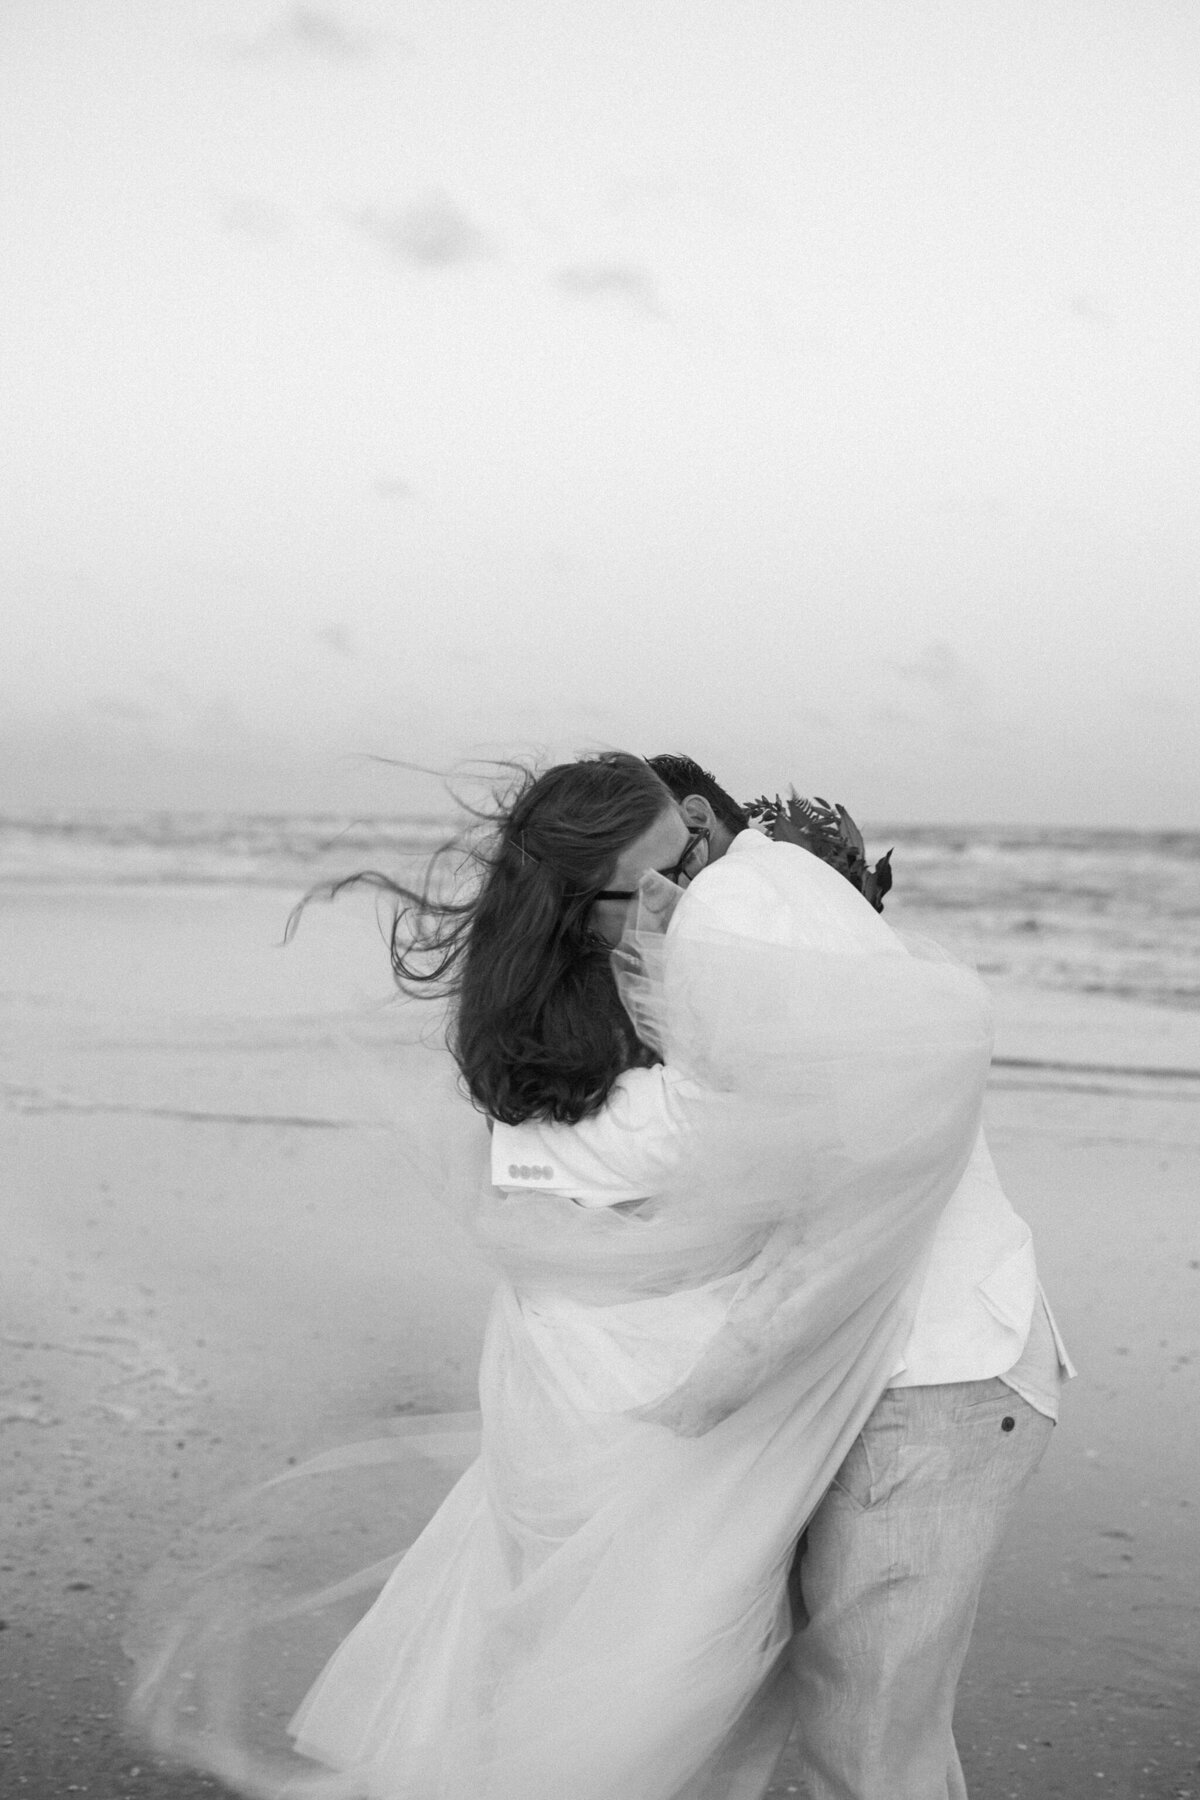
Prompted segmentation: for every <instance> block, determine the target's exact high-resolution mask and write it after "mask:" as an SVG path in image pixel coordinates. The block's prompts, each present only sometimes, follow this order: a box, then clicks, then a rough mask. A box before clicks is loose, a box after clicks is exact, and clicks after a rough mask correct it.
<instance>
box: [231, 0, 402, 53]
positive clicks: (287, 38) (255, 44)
mask: <svg viewBox="0 0 1200 1800" xmlns="http://www.w3.org/2000/svg"><path fill="white" fill-rule="evenodd" d="M384 41H385V39H384V37H383V35H382V34H380V33H378V32H364V31H352V30H350V29H349V28H348V27H347V26H345V25H343V24H342V22H341V20H340V19H338V18H337V17H336V16H335V14H333V13H331V12H327V11H326V10H325V9H324V8H322V7H318V6H305V5H303V4H302V3H301V0H297V3H296V4H295V5H293V6H289V7H286V8H285V9H284V11H283V12H282V13H281V14H280V15H279V17H278V18H277V19H276V20H275V21H274V23H273V24H271V25H268V27H267V29H266V30H265V31H264V32H262V33H261V34H260V35H259V36H258V37H255V38H251V39H249V40H248V41H246V42H244V43H242V44H241V45H240V46H239V47H238V48H237V49H236V50H235V51H234V54H235V55H236V56H239V57H245V58H275V57H283V56H304V57H315V58H316V59H317V60H318V61H320V62H334V63H345V62H359V61H362V60H364V59H365V58H367V57H370V56H374V54H375V52H376V50H377V49H378V47H379V46H380V45H381V44H382V43H383V42H384ZM391 41H392V42H396V41H397V40H391Z"/></svg>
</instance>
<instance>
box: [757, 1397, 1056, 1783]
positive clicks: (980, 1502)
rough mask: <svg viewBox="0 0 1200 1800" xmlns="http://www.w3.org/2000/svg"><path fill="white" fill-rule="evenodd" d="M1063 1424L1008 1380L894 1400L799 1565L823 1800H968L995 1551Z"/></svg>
mask: <svg viewBox="0 0 1200 1800" xmlns="http://www.w3.org/2000/svg"><path fill="white" fill-rule="evenodd" d="M1053 1429H1054V1427H1053V1425H1052V1423H1051V1421H1050V1420H1049V1419H1047V1418H1045V1417H1044V1416H1043V1415H1042V1414H1041V1413H1039V1412H1037V1411H1036V1410H1035V1409H1034V1408H1033V1407H1032V1406H1030V1405H1029V1404H1028V1403H1027V1402H1026V1401H1024V1400H1022V1399H1021V1397H1020V1395H1019V1394H1016V1393H1014V1391H1013V1390H1012V1388H1010V1387H1006V1386H1005V1384H1004V1383H1003V1382H1002V1381H1000V1380H994V1381H964V1382H952V1383H947V1384H946V1385H944V1386H939V1387H909V1388H889V1389H888V1391H887V1393H885V1394H884V1396H883V1399H882V1400H881V1401H880V1402H879V1405H878V1406H877V1407H876V1409H875V1411H874V1412H873V1413H872V1414H871V1417H870V1418H869V1419H868V1421H867V1424H866V1428H865V1429H864V1431H863V1433H862V1435H861V1436H860V1437H859V1438H858V1439H857V1440H856V1441H855V1443H854V1445H853V1446H852V1448H851V1450H850V1454H849V1455H848V1456H847V1458H846V1460H845V1462H844V1463H843V1464H842V1466H841V1468H840V1469H839V1470H838V1473H837V1476H836V1478H835V1480H834V1484H833V1486H832V1487H831V1488H830V1490H829V1492H828V1493H827V1494H826V1496H825V1498H824V1500H822V1502H821V1504H820V1506H819V1507H818V1508H817V1511H816V1512H815V1513H814V1515H813V1517H812V1519H811V1521H810V1523H809V1527H808V1530H807V1532H806V1534H805V1539H804V1540H803V1542H802V1545H801V1551H800V1553H799V1554H798V1556H797V1560H796V1564H795V1567H794V1569H793V1575H792V1594H793V1609H794V1614H795V1618H796V1626H797V1629H796V1635H795V1637H794V1639H793V1644H792V1663H793V1671H794V1674H795V1677H796V1680H797V1682H798V1684H799V1694H798V1713H799V1723H798V1725H797V1729H796V1737H797V1740H798V1742H799V1747H800V1767H801V1769H802V1771H803V1774H804V1777H805V1780H806V1781H807V1783H808V1794H809V1796H810V1800H966V1792H967V1790H966V1785H965V1783H964V1781H963V1773H962V1766H961V1764H960V1763H959V1760H958V1752H957V1750H956V1749H955V1746H954V1735H953V1730H952V1721H953V1714H954V1692H955V1688H956V1687H957V1685H958V1677H959V1673H960V1671H961V1669H962V1664H963V1658H964V1657H965V1655H966V1652H967V1643H968V1640H969V1639H970V1636H971V1627H972V1625H973V1624H974V1622H975V1608H976V1605H977V1603H978V1600H979V1590H980V1586H981V1584H982V1581H983V1577H984V1573H985V1571H986V1569H987V1565H988V1561H989V1559H990V1558H991V1555H992V1552H993V1551H994V1549H995V1547H996V1545H997V1543H998V1542H999V1540H1000V1537H1001V1535H1002V1533H1003V1531H1004V1528H1005V1526H1006V1525H1007V1523H1008V1520H1009V1516H1010V1514H1011V1513H1012V1509H1013V1506H1014V1504H1015V1502H1016V1499H1017V1496H1018V1495H1019V1494H1020V1492H1021V1489H1022V1488H1023V1487H1024V1485H1025V1483H1026V1481H1028V1479H1029V1477H1030V1475H1032V1473H1033V1471H1034V1470H1035V1469H1036V1467H1037V1465H1038V1463H1039V1462H1040V1460H1041V1458H1042V1455H1043V1453H1044V1451H1045V1449H1046V1445H1047V1443H1048V1442H1049V1440H1050V1434H1051V1432H1052V1431H1053Z"/></svg>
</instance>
